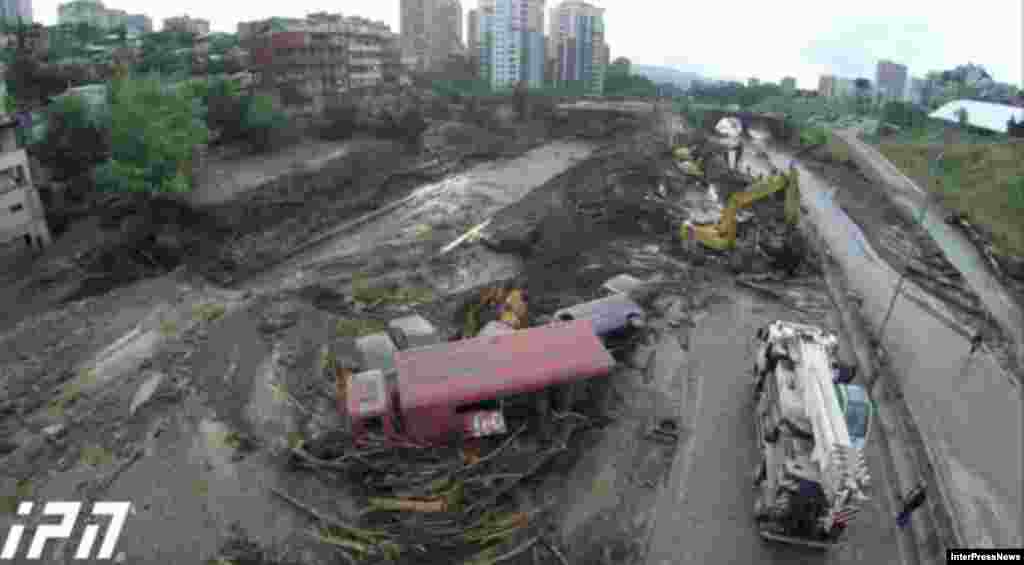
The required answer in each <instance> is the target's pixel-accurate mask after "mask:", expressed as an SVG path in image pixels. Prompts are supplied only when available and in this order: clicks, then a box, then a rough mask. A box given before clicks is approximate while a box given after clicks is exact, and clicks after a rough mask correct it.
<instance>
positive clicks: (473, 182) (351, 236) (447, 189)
mask: <svg viewBox="0 0 1024 565" xmlns="http://www.w3.org/2000/svg"><path fill="white" fill-rule="evenodd" d="M593 149H594V148H593V146H591V145H589V144H586V143H580V142H554V143H550V144H548V145H545V146H542V147H539V148H537V149H534V150H533V151H530V152H528V153H526V154H525V155H523V156H521V157H519V158H516V159H512V160H508V161H499V162H493V163H486V164H483V165H479V166H477V167H474V168H472V169H470V170H469V171H466V172H464V173H461V174H458V175H454V176H451V177H449V178H446V179H444V180H442V181H440V182H437V183H432V184H428V185H425V186H422V187H420V188H418V189H416V190H415V191H414V192H413V193H412V194H410V195H409V196H408V197H406V198H405V199H403V200H402V201H400V202H398V203H395V204H393V205H391V206H390V207H389V209H388V210H387V211H386V213H384V214H372V215H369V216H368V217H364V218H363V219H362V220H356V221H354V222H348V223H347V225H346V226H342V227H341V228H339V229H338V231H337V232H336V233H335V234H334V235H333V236H331V237H329V238H328V239H327V240H325V241H322V242H320V243H317V244H316V245H314V246H312V247H310V248H309V249H306V250H304V251H303V252H301V253H300V254H299V255H297V256H295V257H293V258H291V259H290V260H288V261H286V262H285V263H283V264H281V265H279V266H278V267H276V268H275V269H272V270H271V271H270V272H269V273H267V274H265V275H264V276H261V277H260V278H259V280H257V281H254V282H253V283H252V285H250V288H253V289H254V290H258V291H267V290H271V291H272V290H275V289H281V288H298V287H302V286H307V285H311V284H321V285H324V284H326V285H332V284H338V283H344V282H345V281H348V280H351V278H352V277H353V276H354V275H355V274H356V273H358V272H363V273H367V272H369V273H373V272H375V271H376V272H381V273H384V272H388V273H391V276H400V275H396V274H395V273H396V271H401V270H402V269H405V270H407V271H408V270H413V271H419V274H420V275H421V277H422V278H426V279H427V282H428V283H429V284H430V286H433V287H434V288H435V290H438V291H441V292H446V293H447V292H458V291H459V289H463V288H471V287H473V286H476V285H479V284H484V283H486V282H488V281H489V280H493V279H494V278H501V277H502V276H507V275H508V274H514V273H515V272H516V271H517V270H518V268H519V265H518V263H517V262H516V260H515V259H514V258H512V257H508V256H502V255H498V254H493V253H489V252H487V251H486V250H483V249H480V248H478V247H477V246H473V245H464V246H462V247H460V248H458V249H456V250H455V251H453V252H451V253H450V254H449V255H448V256H446V257H447V258H446V261H445V268H444V269H438V268H430V267H429V266H425V265H424V263H427V262H429V260H430V258H432V257H436V256H437V255H438V252H439V251H440V249H441V248H442V247H443V246H444V245H446V244H447V243H448V242H449V241H451V240H454V239H455V238H456V237H457V236H458V235H461V234H462V233H463V232H465V231H466V230H468V229H470V228H472V227H473V226H476V225H478V224H480V223H481V222H484V221H485V220H487V218H489V217H490V216H491V215H493V214H494V213H496V212H497V211H498V210H500V209H502V208H503V207H505V206H507V205H509V204H512V203H514V202H517V201H518V200H520V199H521V198H523V197H524V196H526V194H528V193H529V192H530V191H531V190H533V189H534V188H537V187H539V186H541V185H542V184H544V183H545V182H547V181H548V180H549V179H551V178H552V177H554V176H556V175H558V174H559V173H561V172H563V171H565V170H566V169H568V168H570V167H571V166H573V164H575V163H576V162H577V161H580V160H582V159H585V158H586V157H588V156H589V155H590V154H591V152H592V151H593ZM347 226H350V227H347ZM415 264H419V265H420V266H419V267H416V268H412V269H410V266H411V265H415Z"/></svg>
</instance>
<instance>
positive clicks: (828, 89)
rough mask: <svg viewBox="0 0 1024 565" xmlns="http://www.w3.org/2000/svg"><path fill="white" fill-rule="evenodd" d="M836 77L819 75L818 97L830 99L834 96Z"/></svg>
mask: <svg viewBox="0 0 1024 565" xmlns="http://www.w3.org/2000/svg"><path fill="white" fill-rule="evenodd" d="M835 88H836V77H834V76H832V75H821V76H820V77H818V96H821V97H822V98H832V97H833V96H835Z"/></svg>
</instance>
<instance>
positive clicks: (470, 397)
mask: <svg viewBox="0 0 1024 565" xmlns="http://www.w3.org/2000/svg"><path fill="white" fill-rule="evenodd" d="M614 366H615V360H614V359H612V356H611V355H610V354H609V353H608V351H607V350H606V349H605V348H604V345H603V344H602V343H601V340H600V339H599V338H598V337H597V336H596V335H595V334H594V326H593V324H592V322H591V321H590V320H574V321H572V322H559V323H554V324H551V325H547V326H540V327H535V328H528V329H525V330H520V331H516V332H513V333H510V334H505V335H496V336H485V337H477V338H473V339H466V340H461V341H456V342H450V343H443V344H439V345H436V346H430V347H422V348H418V349H413V350H407V351H399V352H397V353H395V367H396V369H397V370H398V391H399V399H400V402H401V403H402V407H403V410H407V409H412V408H424V407H430V406H445V405H453V404H454V405H464V404H471V403H474V402H480V401H483V400H489V399H493V398H498V397H501V396H507V395H511V394H519V393H525V392H532V391H536V390H540V389H542V388H545V387H547V386H550V385H554V384H561V383H568V382H573V381H578V380H583V379H587V378H591V377H599V376H604V375H607V374H609V373H610V372H611V370H612V368H613V367H614Z"/></svg>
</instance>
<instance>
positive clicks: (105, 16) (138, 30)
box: [57, 0, 153, 35]
mask: <svg viewBox="0 0 1024 565" xmlns="http://www.w3.org/2000/svg"><path fill="white" fill-rule="evenodd" d="M57 22H58V23H61V24H88V25H90V26H93V27H98V28H101V29H107V30H112V29H117V28H119V27H124V28H125V29H126V30H127V32H128V33H129V34H133V35H138V34H142V33H148V32H151V31H153V20H152V19H151V18H150V17H149V16H147V15H145V14H129V13H127V12H125V11H124V10H116V9H113V8H107V7H106V6H104V5H103V2H100V1H99V0H71V2H67V3H64V4H60V5H58V6H57Z"/></svg>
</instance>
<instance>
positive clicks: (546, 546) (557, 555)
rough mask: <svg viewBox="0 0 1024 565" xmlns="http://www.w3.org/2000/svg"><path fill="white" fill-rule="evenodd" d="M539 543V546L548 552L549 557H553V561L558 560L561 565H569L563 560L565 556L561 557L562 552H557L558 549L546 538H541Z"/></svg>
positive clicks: (567, 561) (566, 560)
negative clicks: (549, 553)
mask: <svg viewBox="0 0 1024 565" xmlns="http://www.w3.org/2000/svg"><path fill="white" fill-rule="evenodd" d="M540 543H541V545H543V546H544V549H547V550H548V551H550V552H551V555H554V556H555V559H558V561H559V562H560V563H561V564H562V565H569V560H568V559H566V558H565V555H563V554H562V552H561V551H559V550H558V548H557V547H555V545H554V544H553V543H551V542H549V541H548V540H547V539H546V538H542V539H541V540H540Z"/></svg>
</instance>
